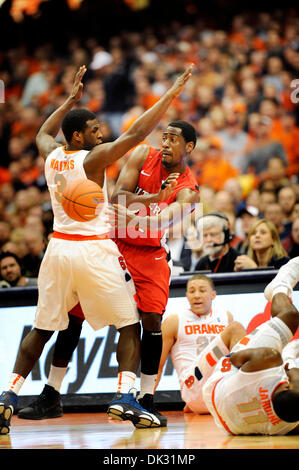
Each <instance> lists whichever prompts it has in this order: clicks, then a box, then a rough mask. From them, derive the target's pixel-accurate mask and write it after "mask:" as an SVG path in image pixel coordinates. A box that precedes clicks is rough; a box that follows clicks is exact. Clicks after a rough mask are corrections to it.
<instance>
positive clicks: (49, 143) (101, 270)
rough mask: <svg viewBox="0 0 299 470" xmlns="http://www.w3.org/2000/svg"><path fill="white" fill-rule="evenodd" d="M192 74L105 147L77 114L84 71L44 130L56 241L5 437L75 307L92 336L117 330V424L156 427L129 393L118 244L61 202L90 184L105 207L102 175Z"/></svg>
mask: <svg viewBox="0 0 299 470" xmlns="http://www.w3.org/2000/svg"><path fill="white" fill-rule="evenodd" d="M191 70H192V66H190V67H188V68H187V69H186V71H185V72H184V73H183V74H182V75H181V76H180V77H179V78H178V79H177V80H176V81H175V83H174V84H173V86H172V87H171V88H170V89H169V90H168V91H167V92H166V93H165V94H164V95H163V96H162V97H161V99H160V100H159V101H158V102H157V103H156V104H155V105H154V106H153V107H152V108H150V109H149V110H148V111H146V112H145V113H144V114H143V115H142V116H141V117H140V118H138V119H137V120H136V121H135V122H134V123H133V124H132V126H131V127H130V128H129V129H128V130H127V131H126V132H125V133H124V134H122V135H121V136H120V137H119V138H118V139H116V140H115V141H114V142H109V143H105V144H102V134H101V129H100V124H99V122H98V120H97V119H96V116H95V115H94V114H93V113H91V112H90V111H89V110H86V109H72V108H73V107H74V105H75V104H76V103H77V102H78V101H79V100H80V99H81V96H82V92H83V83H82V78H83V75H84V74H85V72H86V67H85V66H82V67H80V69H79V70H78V72H77V74H76V77H75V80H74V85H73V89H72V92H71V95H70V96H69V98H68V99H67V100H66V101H65V102H64V103H63V104H62V105H61V106H60V107H59V108H58V109H57V110H56V111H55V112H54V113H53V114H52V115H51V116H50V117H49V118H48V119H47V120H46V121H45V123H44V124H43V125H42V127H41V129H40V130H39V132H38V134H37V137H36V144H37V147H38V150H39V152H40V154H41V155H42V156H43V157H44V158H45V160H46V161H45V176H46V180H47V184H48V188H49V191H50V195H51V202H52V208H53V212H54V234H53V237H52V238H51V240H50V242H49V245H48V247H47V250H46V254H45V256H44V259H43V261H42V264H41V267H40V272H39V278H38V287H39V299H38V305H37V312H36V316H35V321H34V328H33V330H32V331H31V332H30V333H29V334H28V335H27V336H26V337H25V338H24V340H23V341H22V343H21V346H20V348H19V351H18V355H17V359H16V362H15V366H14V369H13V373H12V375H11V378H10V381H9V385H8V389H7V391H5V392H3V393H2V395H1V396H0V434H7V433H8V432H9V427H10V420H11V416H12V413H13V410H14V409H15V407H16V405H17V398H18V393H19V391H20V389H21V387H22V385H23V383H24V380H25V379H26V377H27V376H28V374H29V373H30V372H31V370H32V368H33V366H34V364H35V362H36V360H37V359H38V358H39V357H40V355H41V353H42V351H43V348H44V345H45V344H46V342H47V341H48V340H49V339H50V337H51V336H52V334H53V332H54V331H57V330H58V331H59V330H64V329H66V328H67V326H68V322H69V317H68V312H69V311H70V310H71V309H72V308H73V307H74V306H75V305H76V304H77V303H78V302H80V304H81V307H82V309H83V312H84V315H85V318H86V320H87V321H88V323H89V324H90V325H91V326H92V328H93V329H94V330H98V329H100V328H102V327H104V326H106V325H111V324H113V325H115V327H116V328H117V329H118V331H119V333H120V336H119V342H118V348H117V359H118V362H119V386H118V392H120V394H119V399H120V419H130V420H131V421H132V422H133V423H134V425H135V426H136V427H147V426H150V425H151V424H152V423H153V422H154V421H155V419H156V418H155V416H154V415H152V414H150V413H148V412H146V410H144V409H143V408H142V407H141V406H140V405H139V404H138V403H137V401H136V399H135V397H134V395H133V393H130V390H131V389H132V388H133V386H134V381H135V377H136V371H137V367H138V365H139V361H140V324H139V314H138V312H137V308H136V303H135V300H134V285H133V283H132V280H131V282H127V281H126V277H125V275H126V274H127V275H128V273H126V269H124V268H123V259H122V258H121V259H120V257H121V255H120V253H119V251H118V248H117V246H116V244H115V243H114V242H113V241H112V240H111V239H109V234H108V231H109V225H108V224H107V222H106V221H105V219H104V217H103V216H101V214H100V215H99V217H97V218H96V219H94V220H92V221H89V222H84V223H81V222H76V221H74V220H72V219H70V218H69V217H68V216H67V215H66V213H65V212H64V210H63V208H62V206H61V194H62V191H63V189H64V187H65V186H66V184H67V182H69V181H73V180H76V179H79V178H86V179H90V180H92V181H94V182H96V183H97V184H99V185H100V186H101V187H102V188H103V192H104V194H105V201H106V202H107V194H106V182H105V168H106V167H107V166H108V165H110V164H111V163H113V162H114V161H116V160H118V159H119V158H121V157H122V156H123V155H124V154H126V153H127V152H128V151H129V150H130V149H131V148H132V147H134V146H136V145H137V144H138V143H140V142H141V141H142V140H144V138H145V137H146V136H147V135H148V134H149V133H150V132H151V131H152V130H153V129H154V128H155V126H156V125H157V124H158V122H159V120H160V119H161V117H162V116H163V114H164V113H165V111H166V110H167V109H168V107H169V106H170V104H171V102H172V100H173V99H174V98H175V97H176V96H178V95H179V93H180V92H181V91H182V89H183V86H184V84H185V83H186V81H187V80H188V79H189V78H190V76H191ZM60 127H62V131H63V133H64V136H65V139H66V142H67V144H66V145H65V146H62V145H61V144H59V143H57V142H56V140H55V137H56V135H57V134H58V132H59V129H60ZM100 144H101V145H100ZM131 283H132V284H131ZM129 284H130V285H129ZM126 413H128V414H126Z"/></svg>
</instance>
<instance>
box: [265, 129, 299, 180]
mask: <svg viewBox="0 0 299 470" xmlns="http://www.w3.org/2000/svg"><path fill="white" fill-rule="evenodd" d="M271 137H272V138H273V140H276V141H278V142H280V143H281V145H282V146H283V147H284V149H285V152H286V155H287V160H288V167H287V175H288V176H291V175H296V174H298V172H299V127H294V129H293V130H292V131H290V132H287V131H285V130H284V129H283V127H282V126H276V127H275V128H274V129H273V130H272V134H271Z"/></svg>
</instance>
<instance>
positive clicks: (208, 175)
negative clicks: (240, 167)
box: [197, 137, 238, 191]
mask: <svg viewBox="0 0 299 470" xmlns="http://www.w3.org/2000/svg"><path fill="white" fill-rule="evenodd" d="M208 143H209V147H208V149H207V153H206V158H205V159H204V161H203V162H202V165H201V172H200V174H199V175H198V177H197V181H198V184H199V185H207V186H210V187H211V188H213V189H214V190H215V191H219V190H221V189H222V188H223V185H224V183H225V182H226V181H227V180H228V179H230V178H234V177H236V176H237V174H238V171H237V169H236V168H234V167H232V166H231V164H230V163H229V162H228V161H227V160H226V159H225V158H224V157H223V154H222V144H221V142H220V139H219V138H218V137H211V138H209V140H208Z"/></svg>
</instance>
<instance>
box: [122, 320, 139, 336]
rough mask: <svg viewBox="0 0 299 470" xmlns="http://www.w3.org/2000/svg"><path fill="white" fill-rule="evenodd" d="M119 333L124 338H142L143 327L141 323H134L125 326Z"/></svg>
mask: <svg viewBox="0 0 299 470" xmlns="http://www.w3.org/2000/svg"><path fill="white" fill-rule="evenodd" d="M118 332H119V334H120V335H121V336H123V337H128V336H132V337H138V338H140V333H141V326H140V322H137V323H133V324H132V325H127V326H123V327H122V328H119V329H118Z"/></svg>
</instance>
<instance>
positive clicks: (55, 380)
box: [47, 365, 67, 392]
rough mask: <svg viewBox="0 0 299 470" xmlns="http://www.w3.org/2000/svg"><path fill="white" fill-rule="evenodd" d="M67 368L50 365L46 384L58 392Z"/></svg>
mask: <svg viewBox="0 0 299 470" xmlns="http://www.w3.org/2000/svg"><path fill="white" fill-rule="evenodd" d="M66 371H67V367H56V366H53V365H51V368H50V374H49V378H48V382H47V384H48V385H50V386H51V387H53V388H55V390H56V391H57V392H60V388H61V384H62V381H63V379H64V376H65V374H66Z"/></svg>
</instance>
